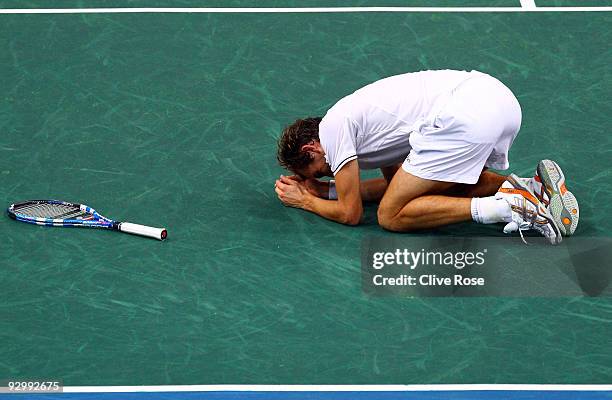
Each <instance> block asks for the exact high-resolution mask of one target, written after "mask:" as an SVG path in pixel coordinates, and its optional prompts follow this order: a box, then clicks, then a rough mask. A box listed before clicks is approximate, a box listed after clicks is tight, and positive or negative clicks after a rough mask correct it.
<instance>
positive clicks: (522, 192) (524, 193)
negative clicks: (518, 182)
mask: <svg viewBox="0 0 612 400" xmlns="http://www.w3.org/2000/svg"><path fill="white" fill-rule="evenodd" d="M499 191H500V192H502V193H510V194H520V195H521V196H523V197H524V198H526V199H527V200H529V201H531V202H532V203H533V204H538V203H540V201H539V200H538V199H537V198H535V197H534V195H532V194H531V193H529V192H528V191H526V190H522V189H515V188H499Z"/></svg>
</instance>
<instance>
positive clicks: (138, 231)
mask: <svg viewBox="0 0 612 400" xmlns="http://www.w3.org/2000/svg"><path fill="white" fill-rule="evenodd" d="M117 228H118V229H119V230H120V231H121V232H126V233H131V234H132V235H140V236H146V237H150V238H153V239H157V240H164V239H165V238H166V236H168V232H166V230H165V229H164V228H154V227H152V226H146V225H138V224H132V223H131V222H121V223H120V224H119V226H118V227H117Z"/></svg>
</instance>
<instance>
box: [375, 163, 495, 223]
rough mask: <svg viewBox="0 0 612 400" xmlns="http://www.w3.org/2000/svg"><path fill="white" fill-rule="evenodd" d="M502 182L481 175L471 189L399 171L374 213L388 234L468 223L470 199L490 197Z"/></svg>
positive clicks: (470, 217) (486, 174)
mask: <svg viewBox="0 0 612 400" xmlns="http://www.w3.org/2000/svg"><path fill="white" fill-rule="evenodd" d="M504 180H505V178H504V177H503V176H502V175H498V174H496V173H494V172H490V171H483V173H482V174H481V176H480V179H479V180H478V182H477V183H476V184H475V185H464V184H457V183H453V182H441V181H432V180H428V179H422V178H419V177H416V176H414V175H411V174H409V173H408V172H406V171H404V170H403V169H399V170H398V171H397V173H396V174H395V176H394V177H393V179H392V180H391V183H390V184H389V187H388V188H387V191H386V192H385V195H384V197H383V198H382V200H381V202H380V207H379V209H378V223H379V224H380V225H381V226H382V227H383V228H385V229H388V230H392V231H399V232H402V231H411V230H418V229H427V228H435V227H439V226H444V225H449V224H453V223H457V222H463V221H470V220H472V213H471V202H472V197H480V196H491V195H493V194H495V193H496V192H497V190H498V189H499V187H500V186H501V184H502V183H503V182H504Z"/></svg>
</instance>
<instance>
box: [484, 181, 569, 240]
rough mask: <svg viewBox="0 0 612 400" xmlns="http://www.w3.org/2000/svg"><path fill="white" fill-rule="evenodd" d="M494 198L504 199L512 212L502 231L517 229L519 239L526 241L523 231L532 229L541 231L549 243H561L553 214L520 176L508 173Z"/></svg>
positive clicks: (509, 231)
mask: <svg viewBox="0 0 612 400" xmlns="http://www.w3.org/2000/svg"><path fill="white" fill-rule="evenodd" d="M495 198H496V199H504V200H506V201H507V202H508V204H509V205H510V209H511V212H512V221H511V222H509V223H508V224H507V225H506V226H505V227H504V233H512V232H516V231H519V233H520V235H521V239H522V240H523V242H525V243H527V242H526V241H525V238H524V237H523V231H528V230H532V229H533V230H535V231H538V232H539V233H541V234H542V236H544V237H545V238H546V240H547V241H548V242H549V243H551V244H559V243H561V240H562V237H561V231H560V230H559V228H558V227H557V225H556V224H555V222H554V219H553V216H552V215H551V213H550V212H549V210H548V209H547V208H546V206H545V205H544V203H542V202H541V201H540V200H539V199H538V198H537V197H536V195H535V194H534V193H533V191H531V190H530V189H529V187H528V186H527V184H526V183H525V182H523V180H522V179H521V178H519V177H518V176H516V175H514V174H510V175H508V176H507V177H506V181H505V182H504V183H503V185H502V186H501V188H499V191H498V192H497V193H496V194H495Z"/></svg>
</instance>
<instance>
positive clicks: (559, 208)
mask: <svg viewBox="0 0 612 400" xmlns="http://www.w3.org/2000/svg"><path fill="white" fill-rule="evenodd" d="M537 174H538V176H539V177H540V180H541V182H542V185H543V186H544V190H545V191H546V194H547V195H548V198H549V204H548V209H549V211H550V214H551V215H552V217H553V220H554V221H555V224H556V225H557V227H558V228H559V230H560V231H561V234H562V235H564V236H571V235H573V234H574V232H575V231H576V227H577V226H578V220H579V219H580V208H579V207H578V201H577V200H576V197H575V196H574V194H573V193H572V192H570V191H569V190H567V187H566V186H565V175H564V174H563V171H562V170H561V168H560V167H559V165H557V163H556V162H554V161H551V160H542V161H540V162H539V163H538V168H537Z"/></svg>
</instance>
